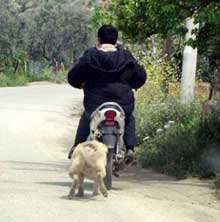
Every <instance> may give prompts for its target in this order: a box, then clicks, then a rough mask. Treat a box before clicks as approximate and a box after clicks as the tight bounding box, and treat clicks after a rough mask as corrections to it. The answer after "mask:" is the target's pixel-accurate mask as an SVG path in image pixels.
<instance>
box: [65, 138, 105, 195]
mask: <svg viewBox="0 0 220 222" xmlns="http://www.w3.org/2000/svg"><path fill="white" fill-rule="evenodd" d="M107 152H108V148H107V146H106V145H105V144H103V143H100V142H98V141H88V142H84V143H81V144H79V145H77V146H76V147H75V149H74V152H73V154H72V157H71V161H72V162H71V166H70V168H69V176H70V177H71V178H72V179H73V184H72V186H71V189H70V192H69V196H68V198H69V199H72V198H73V197H74V195H75V190H76V189H77V188H78V194H77V196H80V197H82V196H83V195H84V188H83V181H84V178H85V177H86V178H88V179H91V180H94V191H93V195H98V192H99V190H100V191H101V193H102V194H103V196H104V197H107V196H108V192H107V189H106V187H105V184H104V181H103V179H104V177H105V176H106V169H105V167H106V156H107Z"/></svg>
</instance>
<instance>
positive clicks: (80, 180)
mask: <svg viewBox="0 0 220 222" xmlns="http://www.w3.org/2000/svg"><path fill="white" fill-rule="evenodd" d="M83 181H84V176H83V175H80V176H79V189H78V193H77V197H83V196H84V187H83Z"/></svg>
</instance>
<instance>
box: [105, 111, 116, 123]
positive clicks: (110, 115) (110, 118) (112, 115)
mask: <svg viewBox="0 0 220 222" xmlns="http://www.w3.org/2000/svg"><path fill="white" fill-rule="evenodd" d="M116 115H117V113H116V112H115V111H113V110H108V111H106V112H105V120H106V121H113V120H115V117H116Z"/></svg>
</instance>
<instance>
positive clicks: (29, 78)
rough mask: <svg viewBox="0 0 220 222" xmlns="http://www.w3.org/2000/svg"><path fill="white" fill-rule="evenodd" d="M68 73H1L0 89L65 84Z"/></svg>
mask: <svg viewBox="0 0 220 222" xmlns="http://www.w3.org/2000/svg"><path fill="white" fill-rule="evenodd" d="M66 76H67V74H66V73H58V74H54V73H52V72H49V71H47V70H46V71H44V72H41V73H38V74H3V73H0V87H9V86H25V85H27V84H28V83H29V82H34V81H48V82H54V83H63V82H65V81H66Z"/></svg>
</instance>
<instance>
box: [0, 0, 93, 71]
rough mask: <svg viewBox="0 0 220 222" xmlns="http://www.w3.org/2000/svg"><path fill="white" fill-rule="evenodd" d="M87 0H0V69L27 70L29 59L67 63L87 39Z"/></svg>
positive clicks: (79, 51)
mask: <svg viewBox="0 0 220 222" xmlns="http://www.w3.org/2000/svg"><path fill="white" fill-rule="evenodd" d="M90 2H91V4H92V5H93V1H88V0H80V1H74V2H73V1H71V0H13V1H10V0H0V30H1V35H0V72H6V73H14V72H20V71H22V70H23V71H24V70H27V67H26V66H27V64H31V62H30V63H29V62H28V61H29V60H30V61H32V62H36V61H37V62H40V63H47V66H48V64H49V63H51V61H52V60H53V59H56V60H59V61H60V62H61V61H62V62H64V63H65V64H66V65H68V66H69V65H70V64H71V63H72V62H73V61H74V60H75V59H76V58H77V57H78V56H79V54H81V52H82V50H83V49H84V48H85V47H86V46H87V45H88V44H89V42H90V39H91V37H90V33H89V31H88V28H87V23H88V21H89V19H90V9H89V8H88V7H90V6H91V5H89V6H88V4H89V3H90ZM21 66H23V67H21ZM23 71H22V72H23Z"/></svg>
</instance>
